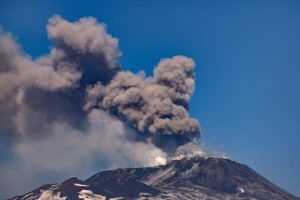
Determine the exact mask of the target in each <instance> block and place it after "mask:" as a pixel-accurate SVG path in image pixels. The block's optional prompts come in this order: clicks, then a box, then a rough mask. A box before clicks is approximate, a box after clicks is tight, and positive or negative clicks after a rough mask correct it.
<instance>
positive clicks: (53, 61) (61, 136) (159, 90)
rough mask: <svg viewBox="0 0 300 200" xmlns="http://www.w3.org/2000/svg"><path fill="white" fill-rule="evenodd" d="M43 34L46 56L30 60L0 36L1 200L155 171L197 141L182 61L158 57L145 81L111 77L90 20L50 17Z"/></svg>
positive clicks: (100, 30)
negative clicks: (115, 174)
mask: <svg viewBox="0 0 300 200" xmlns="http://www.w3.org/2000/svg"><path fill="white" fill-rule="evenodd" d="M47 31H48V37H49V39H50V40H52V47H51V50H50V52H49V54H48V55H43V56H41V57H38V58H32V57H31V56H30V55H28V54H26V53H25V52H23V51H22V48H21V46H20V45H19V44H18V43H17V42H16V40H15V39H14V38H13V36H12V34H10V33H8V32H6V31H4V29H1V30H0V145H2V143H4V142H3V141H4V140H1V138H4V137H11V138H13V139H12V140H11V141H12V142H11V144H10V148H11V150H10V151H11V152H12V155H11V158H9V159H8V160H6V161H5V163H4V164H3V163H2V164H1V163H0V176H1V180H0V185H1V188H6V191H4V192H3V194H4V195H5V194H8V193H11V192H12V191H13V192H16V190H17V191H18V192H22V191H25V190H28V189H30V188H28V187H31V186H32V184H42V183H43V182H48V181H46V179H48V178H49V177H50V176H51V177H53V178H57V177H60V178H67V177H68V176H71V175H74V174H78V176H84V175H85V174H90V173H92V172H94V171H98V170H99V166H100V167H103V168H106V169H107V168H111V167H126V166H127V167H128V166H135V165H139V166H149V165H157V164H164V163H165V162H166V161H167V160H168V159H170V158H171V157H172V156H174V155H175V156H177V154H178V152H179V151H177V153H176V149H179V150H180V151H182V149H187V148H182V147H183V146H185V145H188V144H197V140H198V139H199V138H200V125H199V122H198V121H197V120H196V119H193V118H191V117H190V115H189V106H188V105H189V100H190V98H191V96H192V95H193V92H194V89H195V75H194V68H195V63H194V61H193V60H192V59H191V58H188V57H185V56H174V57H172V58H166V59H162V60H161V61H160V62H159V63H158V65H157V66H156V67H155V69H154V71H153V76H152V77H146V76H145V75H144V73H143V72H140V73H137V74H134V73H132V72H130V71H122V70H121V67H120V65H119V62H118V60H119V58H120V56H121V51H120V50H119V45H118V39H117V38H115V37H113V36H111V35H110V34H109V33H108V32H107V27H106V25H105V24H103V23H99V22H97V20H96V19H95V18H92V17H84V18H81V19H79V20H78V21H75V22H69V21H67V20H65V19H63V18H61V17H60V16H57V15H56V16H53V17H52V18H50V19H49V22H48V25H47ZM179 147H181V148H179ZM188 149H194V147H193V148H190V147H189V148H188ZM99 163H100V164H99ZM82 168H84V169H86V171H85V174H81V173H82ZM12 174H17V177H18V178H15V179H13V180H11V176H12ZM25 175H26V176H25ZM53 181H54V179H53ZM7 183H10V184H9V185H10V186H11V185H13V186H14V187H11V188H7V187H6V186H5V185H6V184H7ZM25 183H26V184H27V185H26V184H25ZM25 186H26V188H25ZM0 198H1V196H0Z"/></svg>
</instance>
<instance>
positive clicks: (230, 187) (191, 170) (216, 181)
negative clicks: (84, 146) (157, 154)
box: [8, 157, 300, 200]
mask: <svg viewBox="0 0 300 200" xmlns="http://www.w3.org/2000/svg"><path fill="white" fill-rule="evenodd" d="M34 199H38V200H77V199H83V200H100V199H101V200H102V199H103V200H107V199H111V200H113V199H114V200H116V199H123V200H127V199H145V200H146V199H170V200H171V199H172V200H173V199H183V200H184V199H210V200H218V199H220V200H221V199H222V200H223V199H236V200H238V199H240V200H242V199H243V200H246V199H248V200H249V199H252V200H254V199H259V200H277V199H278V200H299V199H300V198H298V197H295V196H293V195H291V194H289V193H288V192H286V191H284V190H283V189H281V188H280V187H278V186H276V185H275V184H273V183H271V182H270V181H268V180H267V179H266V178H264V177H262V176H261V175H259V174H258V173H257V172H255V171H254V170H252V169H251V168H249V167H248V166H247V165H244V164H240V163H237V162H235V161H232V160H230V159H224V158H212V157H208V158H206V157H189V158H188V157H185V158H183V159H181V160H173V161H170V162H169V163H167V164H166V165H161V166H157V167H144V168H124V169H116V170H109V171H103V172H99V173H97V174H95V175H93V176H91V177H90V178H88V179H87V180H85V181H82V180H79V179H77V178H71V179H68V180H66V181H64V182H62V183H57V184H47V185H44V186H41V187H39V188H37V189H35V190H33V191H31V192H29V193H26V194H24V195H20V196H15V197H12V198H10V199H8V200H34Z"/></svg>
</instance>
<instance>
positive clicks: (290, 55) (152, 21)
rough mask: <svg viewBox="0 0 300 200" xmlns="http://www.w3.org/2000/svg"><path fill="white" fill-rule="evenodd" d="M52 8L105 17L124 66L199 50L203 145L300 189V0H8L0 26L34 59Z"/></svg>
mask: <svg viewBox="0 0 300 200" xmlns="http://www.w3.org/2000/svg"><path fill="white" fill-rule="evenodd" d="M53 14H59V15H61V16H62V17H64V18H66V19H68V20H70V21H74V20H78V19H79V18H80V17H83V16H93V17H96V18H97V19H98V21H102V22H105V23H106V24H107V26H108V31H109V33H111V34H112V35H113V36H115V37H117V38H119V42H120V49H121V51H122V52H123V56H122V57H121V65H122V68H123V69H129V70H131V71H134V72H137V71H139V70H145V71H146V73H147V74H148V75H151V73H152V69H153V67H154V66H155V65H156V64H157V63H158V61H159V60H160V58H163V57H170V56H173V55H177V54H182V55H186V56H189V57H192V58H193V59H194V60H195V61H196V63H197V68H196V75H197V82H196V92H195V95H194V96H193V98H192V102H191V106H190V110H191V113H192V116H193V117H195V118H197V119H199V120H200V122H201V126H202V130H203V140H202V141H203V142H204V144H205V145H206V146H207V147H208V148H214V149H217V150H219V151H221V152H224V153H227V154H228V155H229V157H230V158H232V159H234V160H236V161H239V162H242V163H245V164H247V165H248V166H250V167H252V168H253V169H255V170H256V171H258V172H259V173H261V174H262V175H263V176H265V177H267V178H268V179H270V180H271V181H273V182H275V183H276V184H277V185H279V186H281V187H283V188H284V189H286V190H287V191H289V192H291V193H293V194H295V195H298V196H300V172H299V169H300V91H299V86H300V78H299V74H300V1H297V0H294V1H292V0H286V1H283V0H282V1H277V0H272V1H267V0H265V1H264V0H257V1H255V0H252V1H248V0H246V1H240V0H236V1H216V0H207V1H200V0H199V1H192V0H190V1H158V0H154V1H153V0H151V1H150V0H149V1H139V0H137V1H113V0H109V1H79V0H76V1H74V0H72V1H65V0H64V1H59V0H51V1H21V0H20V1H15V0H7V1H5V0H4V1H1V2H0V24H1V25H2V26H3V27H4V28H5V29H6V30H8V31H10V32H12V33H13V34H14V35H15V36H16V37H17V38H18V42H19V43H21V44H22V46H23V49H24V50H25V51H26V52H28V53H29V54H31V55H33V56H35V57H36V56H40V55H42V54H46V53H48V52H49V46H50V41H49V40H48V39H47V33H46V29H45V26H46V24H47V20H48V19H49V18H50V17H51V16H53ZM0 150H1V149H0ZM4 154H5V155H6V156H8V155H9V153H8V152H5V153H3V152H2V153H1V154H0V155H2V156H3V155H4ZM74 176H76V175H74Z"/></svg>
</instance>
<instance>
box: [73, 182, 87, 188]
mask: <svg viewBox="0 0 300 200" xmlns="http://www.w3.org/2000/svg"><path fill="white" fill-rule="evenodd" d="M74 185H75V186H78V187H89V186H88V185H84V184H79V183H74Z"/></svg>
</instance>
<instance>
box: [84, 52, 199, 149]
mask: <svg viewBox="0 0 300 200" xmlns="http://www.w3.org/2000/svg"><path fill="white" fill-rule="evenodd" d="M194 67H195V63H194V61H193V60H192V59H190V58H187V57H184V56H175V57H173V58H170V59H163V60H162V61H161V62H160V63H159V64H158V66H157V67H156V68H155V70H154V76H153V77H151V78H146V77H144V75H143V74H142V73H140V74H137V75H135V74H133V73H131V72H128V71H126V72H119V73H118V74H117V75H116V76H115V77H114V78H113V79H112V80H111V82H110V83H109V84H108V85H102V84H101V83H98V84H96V85H95V86H94V87H89V88H88V89H87V94H88V96H87V102H86V105H85V108H86V109H88V108H89V107H94V106H98V107H99V108H101V109H104V110H109V111H110V112H111V113H112V114H114V115H117V116H119V117H120V118H122V119H125V121H127V122H129V123H130V124H132V126H133V127H135V128H136V129H137V130H138V131H139V132H141V133H142V134H144V135H149V136H150V138H151V140H152V141H153V142H154V143H155V144H157V145H158V146H164V147H168V145H167V146H166V140H164V144H160V143H161V140H162V139H163V138H168V141H171V142H176V143H177V142H180V143H181V144H183V143H186V141H190V140H191V139H192V138H195V137H198V136H199V123H198V121H197V120H195V119H192V118H190V117H189V113H188V110H187V106H188V101H189V100H190V98H191V95H192V94H193V92H194V88H195V80H194V73H193V69H194ZM173 139H174V140H173ZM175 146H176V145H175Z"/></svg>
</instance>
